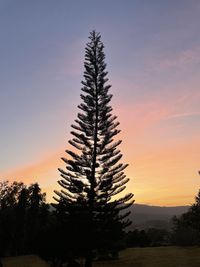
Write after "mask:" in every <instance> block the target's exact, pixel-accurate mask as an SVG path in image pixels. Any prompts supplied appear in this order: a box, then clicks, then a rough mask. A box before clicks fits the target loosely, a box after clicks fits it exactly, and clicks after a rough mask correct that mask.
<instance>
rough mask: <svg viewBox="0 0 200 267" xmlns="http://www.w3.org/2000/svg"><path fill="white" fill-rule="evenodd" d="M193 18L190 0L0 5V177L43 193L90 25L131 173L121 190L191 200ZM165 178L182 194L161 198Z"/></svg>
mask: <svg viewBox="0 0 200 267" xmlns="http://www.w3.org/2000/svg"><path fill="white" fill-rule="evenodd" d="M199 14H200V2H198V1H193V0H190V1H184V0H175V1H164V0H151V1H147V0H146V1H145V0H142V1H141V0H137V1H136V0H132V1H131V0H126V1H117V0H113V1H112V0H109V1H88V0H85V1H49V0H48V1H47V0H44V1H38V0H35V1H20V0H17V1H10V0H1V1H0V32H1V42H0V122H1V133H0V137H1V138H0V148H1V151H2V153H1V156H0V162H1V164H0V175H1V177H2V179H5V178H8V179H18V180H19V179H22V180H24V181H25V182H32V181H35V180H37V181H39V183H40V184H41V186H43V187H44V188H45V189H46V190H47V191H48V192H49V193H48V194H49V196H51V195H52V193H51V192H53V188H54V187H55V184H56V181H57V180H58V179H59V173H58V172H57V170H56V169H57V167H60V165H62V162H61V161H60V160H59V158H60V157H61V156H62V151H64V150H65V149H66V146H67V140H68V139H69V138H70V134H69V133H70V124H72V123H73V120H74V119H75V117H76V113H77V111H78V110H77V105H78V104H79V102H80V97H79V95H80V88H81V83H80V81H81V80H82V77H83V61H84V47H85V44H86V42H87V41H88V40H87V37H88V35H89V32H90V31H91V30H93V29H95V30H97V31H99V32H101V35H102V41H103V42H104V44H105V53H106V62H107V63H108V65H107V69H108V71H109V79H110V83H111V84H112V89H111V91H112V93H113V95H114V97H113V106H114V112H115V113H116V115H118V117H119V120H120V122H121V129H122V139H123V141H124V142H123V145H122V150H123V153H124V160H126V161H128V162H129V164H130V167H129V170H128V175H129V176H131V177H133V179H132V180H131V183H130V188H129V191H130V190H131V191H133V192H135V197H136V201H138V202H145V203H150V204H163V205H175V204H188V203H189V202H191V201H193V197H194V194H195V193H196V191H197V189H198V185H199V179H198V176H197V175H196V173H197V171H198V168H200V166H198V164H199V156H200V155H199V154H200V141H199V134H200V126H199V118H200V108H199V106H200V105H199V102H200V93H199V92H200V90H199V85H200V75H199V70H200V35H199V25H200V16H199ZM59 164H60V165H59ZM181 167H182V168H181ZM155 168H156V171H155ZM163 169H165V170H166V172H165V174H163ZM163 177H164V179H163ZM172 181H173V182H174V183H175V184H174V186H177V187H178V188H180V187H179V185H180V184H181V185H182V190H179V191H178V189H177V190H175V191H174V192H170V182H172ZM182 183H183V184H182ZM188 188H189V189H188ZM157 191H159V192H160V193H159V194H157ZM156 194H157V195H158V196H157V197H156V196H155V195H156ZM176 196H178V197H179V199H180V201H177V199H178V198H177V197H176ZM49 198H50V197H49ZM169 200H170V201H169Z"/></svg>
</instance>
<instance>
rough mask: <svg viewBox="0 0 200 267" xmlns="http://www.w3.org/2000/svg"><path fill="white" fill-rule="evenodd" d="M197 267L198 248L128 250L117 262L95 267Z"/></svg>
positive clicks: (199, 259) (199, 250)
mask: <svg viewBox="0 0 200 267" xmlns="http://www.w3.org/2000/svg"><path fill="white" fill-rule="evenodd" d="M105 266H106V267H199V266H200V248H199V247H192V248H179V247H156V248H155V247H154V248H130V249H126V250H125V251H123V252H121V255H120V259H119V260H118V261H115V262H114V261H110V262H98V263H95V267H105Z"/></svg>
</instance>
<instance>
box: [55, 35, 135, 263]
mask: <svg viewBox="0 0 200 267" xmlns="http://www.w3.org/2000/svg"><path fill="white" fill-rule="evenodd" d="M89 39H90V41H89V43H87V45H86V49H85V63H84V67H85V71H84V81H82V85H83V87H82V89H81V90H82V91H83V93H82V94H81V99H82V101H83V102H82V103H81V104H80V105H79V106H78V108H79V109H80V110H81V112H80V113H78V116H77V119H76V120H75V124H73V125H71V127H72V128H73V131H71V134H72V136H73V138H72V139H71V140H69V143H70V145H72V147H73V149H72V150H66V153H67V154H68V155H69V156H70V157H69V158H62V160H63V161H64V162H65V163H66V169H67V170H62V169H59V171H60V173H61V177H62V179H61V180H60V181H58V183H59V184H60V185H61V187H62V188H63V189H62V190H61V191H55V192H56V194H57V195H58V196H59V198H55V199H56V200H57V201H58V202H62V203H63V205H64V206H65V214H66V216H68V220H69V221H71V224H70V225H71V226H70V227H71V229H70V233H71V234H72V233H73V234H72V239H71V241H70V242H72V243H73V239H75V236H76V237H77V242H78V244H76V246H78V245H80V244H81V242H83V244H82V248H84V249H85V251H84V253H85V255H86V263H85V266H87V267H90V266H92V250H93V249H95V248H96V249H97V248H98V249H101V246H105V245H106V246H107V247H109V246H110V247H111V246H112V245H113V242H112V240H113V238H114V236H115V235H113V231H114V232H115V233H118V236H119V235H120V234H121V233H122V229H123V228H124V227H126V226H128V225H129V224H130V221H129V220H128V219H127V216H128V215H129V211H127V212H123V213H120V212H121V211H122V210H124V209H127V208H128V207H129V206H130V205H131V204H132V203H133V200H132V197H133V194H131V193H129V194H126V195H125V196H123V197H121V198H118V199H116V197H115V196H116V195H118V194H119V193H121V192H122V191H123V190H124V189H125V188H126V186H125V185H126V183H127V182H128V181H129V179H128V178H126V175H125V173H124V169H125V168H126V167H127V166H128V165H127V164H123V163H120V160H121V158H122V154H121V153H120V150H119V149H118V146H119V145H120V144H121V140H118V141H116V139H115V137H116V135H117V134H118V133H119V132H120V130H118V129H117V127H118V125H119V122H117V121H116V119H117V117H116V116H113V115H112V107H111V106H110V101H111V98H112V95H111V94H109V88H110V87H111V86H110V85H108V84H107V81H108V79H107V71H106V64H105V62H104V59H105V54H104V52H103V48H104V45H103V43H102V42H101V36H100V34H99V33H96V32H95V31H93V32H91V33H90V36H89ZM72 229H74V231H72ZM102 237H103V238H102ZM106 240H107V241H108V242H105V241H106Z"/></svg>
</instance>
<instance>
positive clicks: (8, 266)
mask: <svg viewBox="0 0 200 267" xmlns="http://www.w3.org/2000/svg"><path fill="white" fill-rule="evenodd" d="M2 264H3V267H49V265H48V264H47V263H46V262H45V261H43V260H41V259H40V258H39V257H38V256H35V255H28V256H19V257H9V258H4V259H2Z"/></svg>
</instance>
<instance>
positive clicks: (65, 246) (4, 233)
mask: <svg viewBox="0 0 200 267" xmlns="http://www.w3.org/2000/svg"><path fill="white" fill-rule="evenodd" d="M45 196H46V194H45V193H43V192H42V190H41V188H40V186H39V185H38V183H34V184H31V185H30V186H27V185H25V184H24V183H22V182H12V183H9V182H8V181H3V182H0V256H1V257H3V256H16V255H25V254H38V255H40V256H41V257H43V258H44V259H46V260H48V261H50V262H51V263H52V266H61V264H62V263H63V262H67V261H72V259H74V258H78V257H81V256H84V255H85V250H84V249H86V248H84V244H86V243H87V242H86V238H87V231H84V227H80V226H81V225H83V223H84V218H83V217H82V215H81V214H80V213H77V214H76V216H75V217H74V221H73V222H72V221H68V220H67V217H66V214H65V210H64V209H63V206H62V203H60V204H54V205H53V206H52V205H49V204H47V203H46V198H45ZM76 211H77V209H76ZM199 222H200V192H199V193H198V195H197V196H196V201H195V203H194V204H193V205H191V207H190V209H189V211H188V212H187V213H184V214H183V215H181V216H180V217H174V218H173V229H171V231H167V230H166V229H152V228H151V229H143V230H139V229H135V230H133V231H129V232H127V233H125V232H124V233H123V235H121V236H120V237H119V236H118V235H117V231H118V230H117V229H116V230H115V231H114V232H113V233H114V235H113V236H107V237H105V236H102V240H99V241H101V242H104V249H102V247H103V246H101V248H100V249H99V250H97V251H96V252H94V255H93V257H94V258H96V259H104V260H105V259H112V258H116V257H117V253H118V251H119V250H120V249H123V248H126V247H146V246H161V245H174V244H177V245H183V246H184V245H199V244H200V226H199V225H200V224H199ZM85 227H87V226H86V225H85ZM72 229H76V234H75V231H73V230H72ZM85 229H86V228H85ZM115 234H116V236H115ZM116 237H117V238H116Z"/></svg>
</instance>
